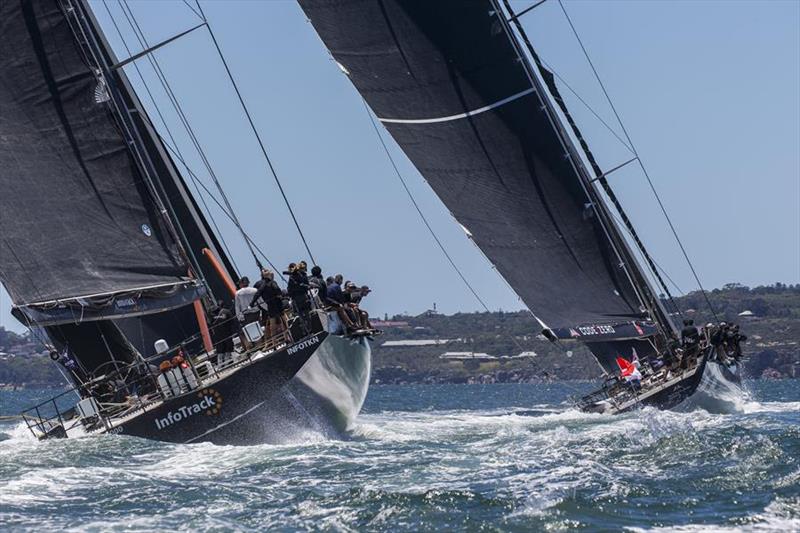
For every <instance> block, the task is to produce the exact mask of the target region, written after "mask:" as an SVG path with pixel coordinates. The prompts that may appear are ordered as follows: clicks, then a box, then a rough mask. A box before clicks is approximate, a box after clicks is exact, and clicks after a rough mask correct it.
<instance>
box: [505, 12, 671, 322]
mask: <svg viewBox="0 0 800 533" xmlns="http://www.w3.org/2000/svg"><path fill="white" fill-rule="evenodd" d="M492 1H493V2H495V3H496V5H497V8H498V9H500V6H499V0H492ZM503 4H504V6H505V8H506V11H507V12H508V13H509V15H510V18H509V19H508V20H513V22H514V24H515V25H516V27H517V31H518V32H519V35H520V37H521V38H522V41H523V42H524V43H525V45H526V48H527V50H528V52H529V53H530V55H531V57H532V58H533V61H534V63H535V65H536V69H535V70H536V71H537V72H538V73H539V75H540V76H541V79H542V81H543V82H544V85H545V86H546V87H547V92H549V94H550V96H551V98H552V100H553V101H554V102H555V103H556V104H557V105H558V108H559V109H560V110H561V111H562V113H563V114H564V116H565V118H566V120H567V123H568V124H569V126H570V129H571V131H572V132H573V134H574V136H575V139H576V140H577V142H578V146H576V145H575V144H574V142H573V140H572V138H571V137H570V136H569V135H568V134H567V132H566V130H565V129H564V128H563V125H562V126H561V131H562V135H563V136H564V137H565V142H566V143H568V144H569V145H571V147H572V149H573V151H574V153H576V155H577V152H578V151H580V152H581V153H583V154H584V155H585V157H586V159H587V160H588V161H589V164H590V166H591V168H592V171H593V173H594V179H592V177H591V176H590V175H589V170H588V169H587V168H586V167H585V165H584V164H583V160H582V159H580V158H578V161H577V164H578V165H580V167H581V168H580V173H581V175H582V177H583V179H584V180H585V181H586V183H587V186H589V187H591V188H592V189H593V192H594V197H595V198H596V199H597V202H598V207H599V209H601V210H602V211H603V220H604V221H605V222H604V225H605V227H606V228H608V229H607V231H608V232H609V233H610V235H609V237H610V238H611V240H612V241H613V242H615V243H616V245H615V246H616V247H617V249H618V252H617V253H618V255H619V256H620V260H621V261H623V262H624V264H625V265H626V270H627V271H628V272H629V275H631V276H632V278H635V279H632V281H633V283H634V286H635V287H636V289H637V292H638V293H639V296H640V301H641V302H642V305H643V306H645V307H646V308H647V309H648V312H649V313H650V315H651V317H652V319H653V320H654V321H655V322H656V323H657V324H658V325H659V326H660V328H661V329H662V332H663V333H664V334H665V335H666V336H667V337H672V336H674V335H675V333H676V330H675V326H674V324H673V323H672V320H670V318H669V313H668V312H667V311H666V309H665V308H664V306H663V303H662V302H661V300H660V298H658V296H657V295H656V292H655V291H654V290H653V288H652V286H651V285H650V281H649V279H648V277H647V276H646V275H645V273H644V269H643V268H642V266H641V265H640V264H639V261H638V260H637V259H636V257H635V256H634V254H633V252H632V250H631V249H630V247H629V245H628V243H627V240H626V239H625V237H624V236H623V234H622V231H621V229H620V228H619V227H618V225H617V223H616V221H615V220H614V217H612V216H611V215H610V213H609V207H608V206H607V205H606V204H605V201H604V200H603V197H602V195H600V194H598V191H597V190H596V189H595V187H596V185H595V183H597V182H599V183H600V185H601V187H602V189H603V191H604V192H605V193H606V195H608V197H609V200H611V202H612V203H613V205H614V207H615V208H616V210H617V212H618V213H619V215H620V216H621V217H622V219H623V221H624V222H625V223H626V225H627V227H628V229H629V231H630V233H631V236H632V238H633V240H634V242H635V243H636V245H637V246H638V247H639V249H640V250H641V253H642V255H643V257H644V259H645V260H646V261H647V262H648V265H649V267H650V269H651V271H652V272H653V274H654V276H655V277H656V279H658V281H659V282H660V283H661V284H662V286H664V289H665V291H666V293H667V294H669V290H668V289H666V286H665V284H664V282H663V280H662V279H661V276H660V275H659V273H658V271H657V270H656V267H655V264H654V263H653V260H652V258H651V257H650V254H649V252H648V251H647V249H646V248H645V246H644V243H643V242H642V241H641V240H640V239H639V236H638V234H637V233H636V230H635V228H634V227H633V223H632V222H631V221H630V220H629V219H628V216H627V214H626V213H625V211H624V210H623V209H622V206H621V204H620V203H619V200H618V199H617V197H616V195H615V194H614V191H613V189H612V188H611V185H610V184H609V183H608V180H607V179H606V177H605V176H604V173H603V171H602V169H601V168H600V166H599V164H598V163H597V161H596V159H595V157H594V154H593V153H592V151H591V149H590V148H589V145H588V143H587V141H586V139H585V138H584V137H583V135H582V133H581V132H580V129H579V128H578V125H577V124H576V123H575V121H574V119H573V118H572V115H571V114H570V112H569V109H568V108H567V106H566V102H564V100H563V99H562V97H561V95H560V92H559V91H558V88H557V86H556V84H555V79H554V77H553V75H552V73H551V72H550V71H549V70H548V69H546V68H545V67H544V65H543V64H542V62H541V59H540V58H539V56H538V54H537V53H536V51H535V50H534V48H533V45H532V43H531V42H530V40H529V38H528V36H527V34H526V32H525V29H524V28H523V26H522V23H521V22H520V20H519V18H518V17H515V16H514V11H513V9H512V7H511V5H510V3H509V0H503ZM501 12H502V11H501ZM506 24H508V23H507V22H506ZM526 64H527V66H528V69H529V70H530V71H531V72H533V70H534V69H533V66H532V65H531V64H530V62H529V61H527V56H526ZM534 76H535V74H534ZM540 87H541V86H540ZM541 90H542V91H545V88H544V87H541ZM548 103H549V102H548ZM553 112H554V113H555V110H553ZM559 122H560V121H559Z"/></svg>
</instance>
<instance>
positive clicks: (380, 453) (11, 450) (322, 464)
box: [0, 381, 800, 531]
mask: <svg viewBox="0 0 800 533" xmlns="http://www.w3.org/2000/svg"><path fill="white" fill-rule="evenodd" d="M749 388H750V391H749V393H748V396H746V397H744V398H741V399H740V400H739V401H738V404H737V408H736V410H735V411H734V412H731V413H728V414H715V413H708V412H706V411H703V410H695V411H692V412H688V413H678V412H661V411H657V410H652V409H644V410H642V411H638V412H634V413H630V414H625V415H621V416H616V417H613V416H605V415H588V414H582V413H579V412H577V411H576V410H574V409H572V408H571V407H570V405H569V403H568V401H567V400H568V398H569V396H570V395H572V394H575V393H576V392H577V391H575V386H574V385H571V384H553V385H483V386H481V385H436V386H397V387H390V386H383V387H373V388H372V390H371V391H370V394H369V397H368V399H367V403H366V405H365V408H364V411H363V413H362V415H361V417H360V419H359V421H358V423H357V425H356V427H355V428H353V430H352V434H351V435H350V438H349V439H347V440H325V439H323V438H322V437H321V436H320V435H317V434H314V433H308V434H307V435H304V436H302V437H301V438H300V437H297V436H294V437H293V438H294V439H297V440H296V441H294V442H292V441H289V442H287V443H285V444H282V445H270V446H267V445H264V446H253V447H226V446H214V445H210V444H195V445H168V444H161V443H156V442H149V441H145V440H139V439H135V438H131V437H118V436H104V437H98V438H87V439H76V440H62V441H55V440H54V441H49V442H36V441H35V440H34V439H33V438H32V437H31V436H29V435H28V433H27V430H26V429H25V428H24V426H22V425H21V424H20V422H19V421H17V420H9V419H0V529H2V530H35V531H49V530H58V531H64V530H68V531H69V530H76V531H77V530H80V531H84V530H88V531H105V530H117V529H120V530H121V529H125V530H134V531H136V530H142V531H148V530H157V529H158V530H213V531H229V530H231V531H234V530H241V531H248V530H265V529H270V530H286V531H291V530H307V529H311V530H337V531H339V530H341V531H351V530H359V531H362V530H364V531H383V530H391V531H431V530H503V531H530V530H555V531H557V530H575V529H583V530H587V531H598V530H607V531H620V530H629V531H662V530H665V531H738V530H750V531H762V530H763V531H800V382H797V381H782V382H753V383H750V384H749ZM46 395H47V391H21V392H0V415H9V414H14V413H16V412H18V411H19V410H20V409H21V408H22V407H23V406H26V405H29V404H31V403H33V402H34V400H36V399H37V398H42V397H45V396H46Z"/></svg>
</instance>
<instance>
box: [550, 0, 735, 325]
mask: <svg viewBox="0 0 800 533" xmlns="http://www.w3.org/2000/svg"><path fill="white" fill-rule="evenodd" d="M558 5H560V6H561V11H563V12H564V16H565V17H566V19H567V22H568V23H569V26H570V28H571V29H572V33H573V34H574V35H575V39H576V40H577V41H578V44H579V45H580V47H581V50H583V55H584V56H585V57H586V61H587V62H588V63H589V66H590V67H591V69H592V72H593V73H594V77H595V79H597V83H598V84H600V88H601V89H602V91H603V94H604V95H605V97H606V101H608V104H609V106H610V107H611V110H612V111H613V113H614V116H615V117H616V119H617V122H618V123H619V125H620V127H621V128H622V133H623V134H624V135H625V138H626V139H627V140H628V145H629V146H630V148H631V149H632V150H633V153H634V155H636V158H637V161H638V162H639V167H641V169H642V173H643V174H644V176H645V178H646V179H647V183H648V185H649V186H650V190H651V191H652V192H653V196H655V198H656V201H657V202H658V206H659V207H660V208H661V212H662V213H663V215H664V218H666V219H667V223H668V224H669V227H670V230H671V231H672V235H673V236H674V237H675V240H676V241H677V243H678V246H679V247H680V249H681V253H682V254H683V257H684V259H686V263H687V264H688V265H689V269H690V270H691V271H692V275H693V276H694V279H695V281H696V282H697V286H698V287H700V291H701V292H702V293H703V297H704V298H705V301H706V304H707V305H708V308H709V309H710V310H711V314H713V315H714V319H715V320H717V321H719V317H717V313H716V311H714V306H713V305H711V300H710V299H709V298H708V293H707V292H706V290H705V288H704V287H703V284H702V282H701V281H700V276H698V274H697V271H696V270H695V268H694V265H693V264H692V261H691V259H689V254H688V253H687V252H686V248H685V247H684V246H683V242H682V241H681V239H680V237H679V236H678V231H677V230H676V229H675V226H674V225H673V223H672V219H671V218H670V216H669V214H668V213H667V209H666V208H665V207H664V203H663V202H662V201H661V197H660V196H659V195H658V192H657V191H656V188H655V185H654V184H653V180H652V179H650V174H649V173H648V172H647V168H646V167H645V165H644V162H642V158H641V157H640V156H639V153H638V151H637V150H636V146H634V144H633V140H632V139H631V136H630V135H629V134H628V130H627V128H626V127H625V124H624V123H623V122H622V118H621V117H620V115H619V113H618V112H617V108H616V106H614V102H613V101H612V100H611V96H610V95H609V94H608V91H607V90H606V86H605V84H604V83H603V80H602V79H601V78H600V74H599V73H598V72H597V69H596V68H595V66H594V63H593V62H592V59H591V57H590V56H589V52H588V51H587V50H586V46H584V44H583V41H582V40H581V37H580V35H578V30H577V29H576V28H575V25H574V24H573V23H572V19H571V18H570V16H569V13H567V9H566V8H565V7H564V2H563V1H562V0H558Z"/></svg>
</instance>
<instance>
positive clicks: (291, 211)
mask: <svg viewBox="0 0 800 533" xmlns="http://www.w3.org/2000/svg"><path fill="white" fill-rule="evenodd" d="M195 1H196V3H197V9H198V11H199V12H200V16H201V17H202V18H203V21H204V22H205V23H206V28H207V29H208V34H209V35H210V36H211V41H212V42H213V43H214V48H216V50H217V54H218V55H219V58H220V60H221V61H222V65H223V66H224V67H225V72H226V73H227V75H228V79H229V80H230V82H231V85H233V89H234V91H235V92H236V96H237V98H238V99H239V103H240V104H241V106H242V110H243V111H244V114H245V116H246V117H247V121H248V123H249V124H250V129H251V130H252V131H253V135H254V136H255V139H256V141H258V145H259V147H260V148H261V153H262V154H263V156H264V159H265V160H266V162H267V165H268V166H269V170H270V172H271V173H272V176H273V177H274V178H275V183H276V184H277V186H278V190H279V191H280V193H281V196H282V197H283V202H284V203H285V204H286V207H287V209H288V210H289V214H290V215H291V216H292V221H293V222H294V225H295V227H296V228H297V233H299V234H300V238H301V239H302V240H303V246H304V247H305V249H306V252H308V257H309V258H310V259H311V262H312V263H314V264H316V260H314V255H313V254H312V253H311V248H309V246H308V242H307V241H306V237H305V235H304V234H303V230H302V229H301V228H300V223H299V222H298V221H297V217H296V216H295V214H294V209H292V204H291V203H290V202H289V199H288V198H287V196H286V192H285V191H284V190H283V185H282V184H281V180H280V179H279V178H278V174H277V172H276V171H275V167H274V166H273V165H272V160H271V159H270V157H269V154H268V153H267V149H266V147H265V146H264V142H263V141H262V140H261V135H259V133H258V128H256V125H255V122H254V121H253V117H252V115H250V110H249V109H248V108H247V105H246V104H245V102H244V97H243V96H242V93H241V91H239V85H238V84H237V83H236V79H235V78H234V77H233V73H232V72H231V69H230V67H229V66H228V61H227V60H226V59H225V56H224V55H223V53H222V49H221V48H220V46H219V43H218V42H217V37H216V36H215V35H214V31H213V30H212V29H211V25H210V24H209V22H208V19H207V18H206V15H205V13H204V12H203V8H202V7H201V6H200V0H195Z"/></svg>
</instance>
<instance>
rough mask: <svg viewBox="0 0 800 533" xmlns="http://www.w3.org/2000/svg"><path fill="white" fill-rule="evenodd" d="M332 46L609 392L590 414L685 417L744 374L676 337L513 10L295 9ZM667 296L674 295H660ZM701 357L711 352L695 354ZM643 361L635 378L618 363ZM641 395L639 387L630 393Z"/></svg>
mask: <svg viewBox="0 0 800 533" xmlns="http://www.w3.org/2000/svg"><path fill="white" fill-rule="evenodd" d="M298 1H299V3H300V6H301V7H302V9H303V10H304V12H305V14H306V16H307V17H308V19H309V20H310V22H311V24H312V25H313V27H314V28H315V29H316V31H317V33H318V34H319V36H320V37H321V39H322V42H323V44H324V46H325V47H326V48H327V50H328V52H329V53H330V54H331V56H332V57H333V59H334V60H335V61H336V63H337V64H338V67H339V69H340V70H341V71H342V72H343V73H344V75H346V76H347V77H348V78H349V80H350V81H351V82H352V84H353V85H354V86H355V88H356V89H357V90H358V92H359V93H360V95H361V96H362V97H363V99H364V100H365V102H366V104H367V105H368V106H369V107H370V108H371V110H372V111H373V112H374V115H375V117H376V119H377V120H378V121H379V122H380V123H381V124H382V125H383V126H384V127H385V128H386V130H388V132H389V133H390V134H391V136H392V137H393V138H394V140H395V141H396V142H397V144H398V145H399V146H400V147H401V148H402V150H403V151H404V152H405V154H406V155H407V156H408V158H409V159H410V160H411V162H412V163H413V164H414V165H415V166H416V168H417V169H418V170H419V172H420V173H421V174H422V176H423V177H424V178H425V180H426V181H427V182H428V184H429V185H430V186H431V188H432V189H433V190H434V191H435V192H436V194H437V195H438V196H439V198H440V199H441V200H442V202H443V203H444V204H445V206H446V207H447V208H448V209H449V210H450V212H451V214H452V215H453V217H454V218H455V219H456V220H457V221H458V223H459V224H460V225H461V227H462V228H463V229H464V231H465V233H466V234H467V236H468V238H470V239H471V240H472V241H473V242H474V243H475V244H476V245H477V246H478V247H479V248H480V249H481V250H482V251H483V252H484V254H485V255H486V257H487V258H488V259H489V261H490V262H491V263H492V264H493V265H494V267H495V268H496V270H497V271H498V272H499V273H500V274H501V276H502V277H503V278H504V279H505V280H506V281H507V282H508V284H509V285H510V286H511V287H512V288H513V289H514V291H516V293H517V294H518V296H519V297H520V299H521V300H522V301H523V302H524V303H525V304H526V306H527V307H528V309H529V310H530V311H531V313H533V315H534V316H535V318H536V319H537V320H538V322H539V323H540V324H541V326H542V334H543V335H544V336H545V337H546V338H547V339H549V340H551V341H552V342H554V343H558V344H559V345H561V344H566V343H570V342H579V343H583V344H584V345H585V346H587V347H588V348H589V350H591V352H592V354H593V355H594V357H595V358H596V360H597V362H598V363H599V364H600V366H601V368H602V370H603V373H604V375H605V376H606V377H607V378H608V379H607V381H606V383H604V385H603V387H602V388H601V389H600V390H598V391H597V392H596V393H593V394H591V395H589V396H587V397H585V398H583V399H582V400H580V401H579V406H580V407H581V408H582V409H584V410H586V411H593V412H607V413H618V412H622V411H625V410H628V409H630V408H632V407H634V406H641V405H653V406H656V407H659V408H665V409H668V408H672V407H674V406H676V405H677V404H679V403H681V402H682V401H684V400H685V399H686V398H688V397H690V396H691V395H693V394H694V393H695V392H696V391H698V390H707V391H708V390H713V389H714V388H718V387H721V386H728V385H729V386H732V387H736V386H737V384H738V382H739V377H738V365H737V363H735V362H734V361H732V360H727V359H724V358H721V357H717V356H715V353H716V352H715V350H716V347H715V346H713V345H711V344H709V342H708V341H702V343H701V344H698V345H696V346H694V347H693V349H692V350H691V351H689V350H685V349H684V348H683V347H682V346H681V344H680V341H679V339H678V331H677V330H676V327H675V325H674V324H673V322H672V317H671V314H670V312H668V310H667V305H668V304H670V303H671V300H672V298H671V296H670V291H669V288H668V287H667V286H666V284H665V283H664V281H663V279H662V276H661V275H660V273H659V271H658V268H657V267H656V265H655V263H654V261H653V260H652V258H651V256H650V254H649V253H648V251H647V249H646V248H645V245H644V243H643V242H642V240H641V239H640V238H639V236H638V235H637V233H636V230H635V228H634V226H633V224H632V223H631V221H630V219H629V218H628V217H627V215H626V213H625V211H624V210H623V208H622V205H621V203H620V200H619V199H618V198H617V196H616V194H615V193H614V190H613V189H612V187H611V184H610V183H609V179H608V177H609V175H610V174H612V173H613V172H615V171H616V170H618V169H620V168H622V167H624V166H625V165H627V164H629V163H633V162H636V161H640V160H639V159H638V156H636V157H634V158H633V159H631V160H630V161H627V162H625V163H621V164H618V165H609V166H610V167H611V168H606V169H604V168H601V166H600V163H598V161H597V159H596V158H595V155H594V154H593V153H592V151H591V150H590V149H589V145H588V143H587V141H586V139H585V138H584V136H583V135H582V134H581V131H580V130H579V128H578V125H577V123H576V121H575V120H574V119H573V117H572V115H571V114H570V112H569V109H568V108H567V105H566V103H565V100H564V99H563V98H562V96H561V94H560V92H559V86H558V84H557V83H556V76H555V75H554V74H553V72H552V70H550V69H549V68H547V67H546V66H545V63H544V62H543V61H542V60H541V58H540V56H539V55H538V54H537V52H536V50H535V49H534V46H533V44H532V40H531V38H530V37H529V35H528V34H527V33H526V31H525V29H524V27H523V26H522V24H521V22H520V18H521V17H522V16H523V15H525V16H530V15H527V13H535V10H536V9H540V7H539V6H540V5H542V4H543V2H534V1H531V3H530V5H529V6H528V7H526V8H525V9H524V10H523V11H520V12H519V13H515V12H514V11H513V10H512V8H511V5H510V3H509V1H508V0H438V1H436V2H431V1H427V0H348V1H340V0H298ZM655 286H658V287H660V291H661V292H663V294H665V295H666V299H662V298H661V297H659V295H658V292H657V290H656V289H655V288H654V287H655ZM698 348H699V349H698ZM634 360H636V361H637V364H638V368H637V370H636V372H637V373H638V374H637V375H636V377H637V378H639V379H636V380H628V379H624V376H622V375H621V367H620V363H619V361H624V364H625V365H629V364H633V361H634ZM632 381H635V382H636V383H635V384H633V383H631V382H632Z"/></svg>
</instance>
